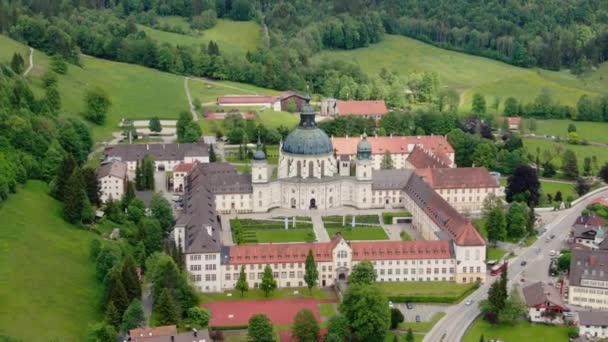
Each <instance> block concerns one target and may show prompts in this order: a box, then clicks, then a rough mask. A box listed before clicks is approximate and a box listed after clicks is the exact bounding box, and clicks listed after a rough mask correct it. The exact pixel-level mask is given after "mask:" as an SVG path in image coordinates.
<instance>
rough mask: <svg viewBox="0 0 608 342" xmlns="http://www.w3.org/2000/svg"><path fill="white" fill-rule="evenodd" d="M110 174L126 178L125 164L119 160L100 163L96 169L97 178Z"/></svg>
mask: <svg viewBox="0 0 608 342" xmlns="http://www.w3.org/2000/svg"><path fill="white" fill-rule="evenodd" d="M107 176H112V177H116V178H120V179H126V178H127V164H126V163H124V162H121V161H119V160H113V161H110V162H106V163H102V164H101V166H100V167H99V169H98V170H97V178H103V177H107Z"/></svg>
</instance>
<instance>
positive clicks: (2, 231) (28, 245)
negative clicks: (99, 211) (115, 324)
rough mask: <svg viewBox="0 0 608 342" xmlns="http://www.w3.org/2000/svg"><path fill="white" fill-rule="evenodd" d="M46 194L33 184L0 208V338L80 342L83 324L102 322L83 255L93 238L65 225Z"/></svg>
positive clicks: (90, 265) (38, 184) (88, 263)
mask: <svg viewBox="0 0 608 342" xmlns="http://www.w3.org/2000/svg"><path fill="white" fill-rule="evenodd" d="M47 192H48V187H47V186H46V184H44V183H42V182H37V181H32V182H29V183H27V185H26V186H25V188H20V189H19V191H18V193H17V194H14V195H11V197H10V198H9V199H8V201H6V203H4V204H3V205H2V207H0V251H1V252H0V284H1V285H0V303H1V304H0V334H7V335H11V336H14V337H16V338H19V339H22V340H23V341H40V340H41V339H42V340H45V341H47V340H49V341H50V340H57V341H74V342H77V341H84V340H85V335H86V330H87V325H88V324H89V323H93V322H95V321H97V320H98V319H100V318H101V317H100V313H99V311H98V310H99V301H100V299H101V293H102V289H101V285H100V284H99V283H98V282H97V280H96V278H95V265H94V263H93V262H91V261H90V260H89V256H88V254H89V243H90V241H91V240H92V239H93V238H94V237H95V235H94V234H92V233H89V232H86V231H84V230H82V229H79V228H77V227H74V226H72V225H69V224H67V223H66V222H65V221H64V220H63V219H62V218H61V209H60V204H59V203H58V202H57V201H55V200H54V199H52V198H50V197H49V196H48V195H47ZM33 327H35V328H33ZM41 331H44V334H43V335H44V338H42V336H43V335H41V334H40V332H41Z"/></svg>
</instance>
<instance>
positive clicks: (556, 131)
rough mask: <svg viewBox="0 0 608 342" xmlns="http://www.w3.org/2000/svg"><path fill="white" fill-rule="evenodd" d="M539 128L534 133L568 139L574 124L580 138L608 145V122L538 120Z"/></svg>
mask: <svg viewBox="0 0 608 342" xmlns="http://www.w3.org/2000/svg"><path fill="white" fill-rule="evenodd" d="M536 123H537V126H538V128H537V129H536V131H535V132H534V133H536V134H547V135H553V136H557V137H562V138H567V137H568V125H569V124H571V123H572V124H574V125H575V126H576V129H577V134H578V136H579V137H580V138H581V140H582V139H587V140H588V141H592V142H599V143H608V134H606V132H607V131H608V122H585V121H573V120H536ZM525 127H527V126H525Z"/></svg>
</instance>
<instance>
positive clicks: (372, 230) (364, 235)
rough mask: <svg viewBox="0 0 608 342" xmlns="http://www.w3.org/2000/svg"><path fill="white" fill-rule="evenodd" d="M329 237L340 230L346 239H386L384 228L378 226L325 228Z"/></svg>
mask: <svg viewBox="0 0 608 342" xmlns="http://www.w3.org/2000/svg"><path fill="white" fill-rule="evenodd" d="M325 229H326V230H327V233H328V234H329V237H330V238H333V237H334V236H335V235H336V233H337V232H342V236H344V238H345V239H346V240H388V236H386V233H385V232H384V229H382V228H380V227H357V228H327V227H325Z"/></svg>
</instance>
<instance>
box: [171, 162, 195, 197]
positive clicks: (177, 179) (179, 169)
mask: <svg viewBox="0 0 608 342" xmlns="http://www.w3.org/2000/svg"><path fill="white" fill-rule="evenodd" d="M194 164H196V163H181V164H178V165H177V166H175V168H173V192H183V191H184V186H185V184H184V179H185V178H186V176H187V175H188V173H190V171H192V168H193V167H194Z"/></svg>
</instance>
